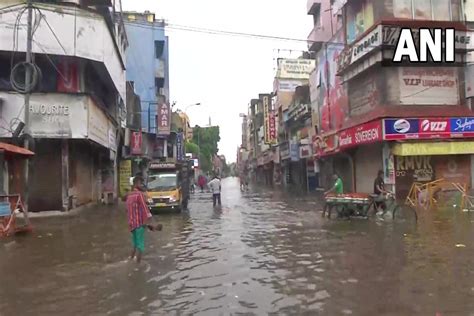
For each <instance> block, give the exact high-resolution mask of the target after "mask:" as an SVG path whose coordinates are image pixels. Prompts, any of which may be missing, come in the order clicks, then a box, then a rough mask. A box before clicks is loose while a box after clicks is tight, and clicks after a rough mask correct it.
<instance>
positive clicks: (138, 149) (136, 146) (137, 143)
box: [130, 132, 143, 155]
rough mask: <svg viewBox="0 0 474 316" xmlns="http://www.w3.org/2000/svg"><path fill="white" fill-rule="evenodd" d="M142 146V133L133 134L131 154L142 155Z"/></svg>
mask: <svg viewBox="0 0 474 316" xmlns="http://www.w3.org/2000/svg"><path fill="white" fill-rule="evenodd" d="M142 145H143V137H142V132H132V137H131V138H130V153H131V154H132V155H141V154H142Z"/></svg>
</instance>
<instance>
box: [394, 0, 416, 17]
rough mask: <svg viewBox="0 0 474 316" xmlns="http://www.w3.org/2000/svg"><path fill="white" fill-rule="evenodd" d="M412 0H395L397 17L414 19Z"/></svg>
mask: <svg viewBox="0 0 474 316" xmlns="http://www.w3.org/2000/svg"><path fill="white" fill-rule="evenodd" d="M411 1H412V0H395V1H394V3H393V10H394V15H395V17H397V18H404V19H412V18H413V9H412V6H411V4H412V3H411Z"/></svg>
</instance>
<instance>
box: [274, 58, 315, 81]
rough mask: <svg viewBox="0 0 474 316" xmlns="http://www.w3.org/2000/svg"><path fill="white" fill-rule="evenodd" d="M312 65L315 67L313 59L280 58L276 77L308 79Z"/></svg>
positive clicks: (312, 68)
mask: <svg viewBox="0 0 474 316" xmlns="http://www.w3.org/2000/svg"><path fill="white" fill-rule="evenodd" d="M314 67H316V60H314V59H281V60H280V62H279V64H278V73H277V78H282V79H306V80H308V79H309V75H310V74H311V72H312V71H313V70H314Z"/></svg>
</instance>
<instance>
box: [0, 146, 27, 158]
mask: <svg viewBox="0 0 474 316" xmlns="http://www.w3.org/2000/svg"><path fill="white" fill-rule="evenodd" d="M0 151H4V152H7V153H11V154H16V155H23V156H33V155H34V154H35V153H34V152H32V151H30V150H28V149H25V148H22V147H18V146H15V145H12V144H7V143H0Z"/></svg>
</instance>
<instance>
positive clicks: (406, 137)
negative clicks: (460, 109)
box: [384, 117, 474, 199]
mask: <svg viewBox="0 0 474 316" xmlns="http://www.w3.org/2000/svg"><path fill="white" fill-rule="evenodd" d="M384 128H385V139H386V140H390V141H394V140H396V141H398V142H397V143H394V142H392V143H391V146H390V148H391V154H392V155H393V161H394V168H393V169H394V173H395V191H396V195H397V198H398V199H405V198H406V196H407V194H408V192H409V190H410V188H411V186H412V185H413V183H414V182H420V183H427V182H431V181H434V180H439V179H443V180H446V181H448V182H456V183H462V184H465V185H467V186H468V187H472V180H473V175H472V173H473V171H474V170H473V168H472V164H473V162H474V160H473V154H474V140H472V138H473V137H474V118H468V117H465V118H460V117H458V118H439V119H423V118H421V119H387V120H385V121H384Z"/></svg>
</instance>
